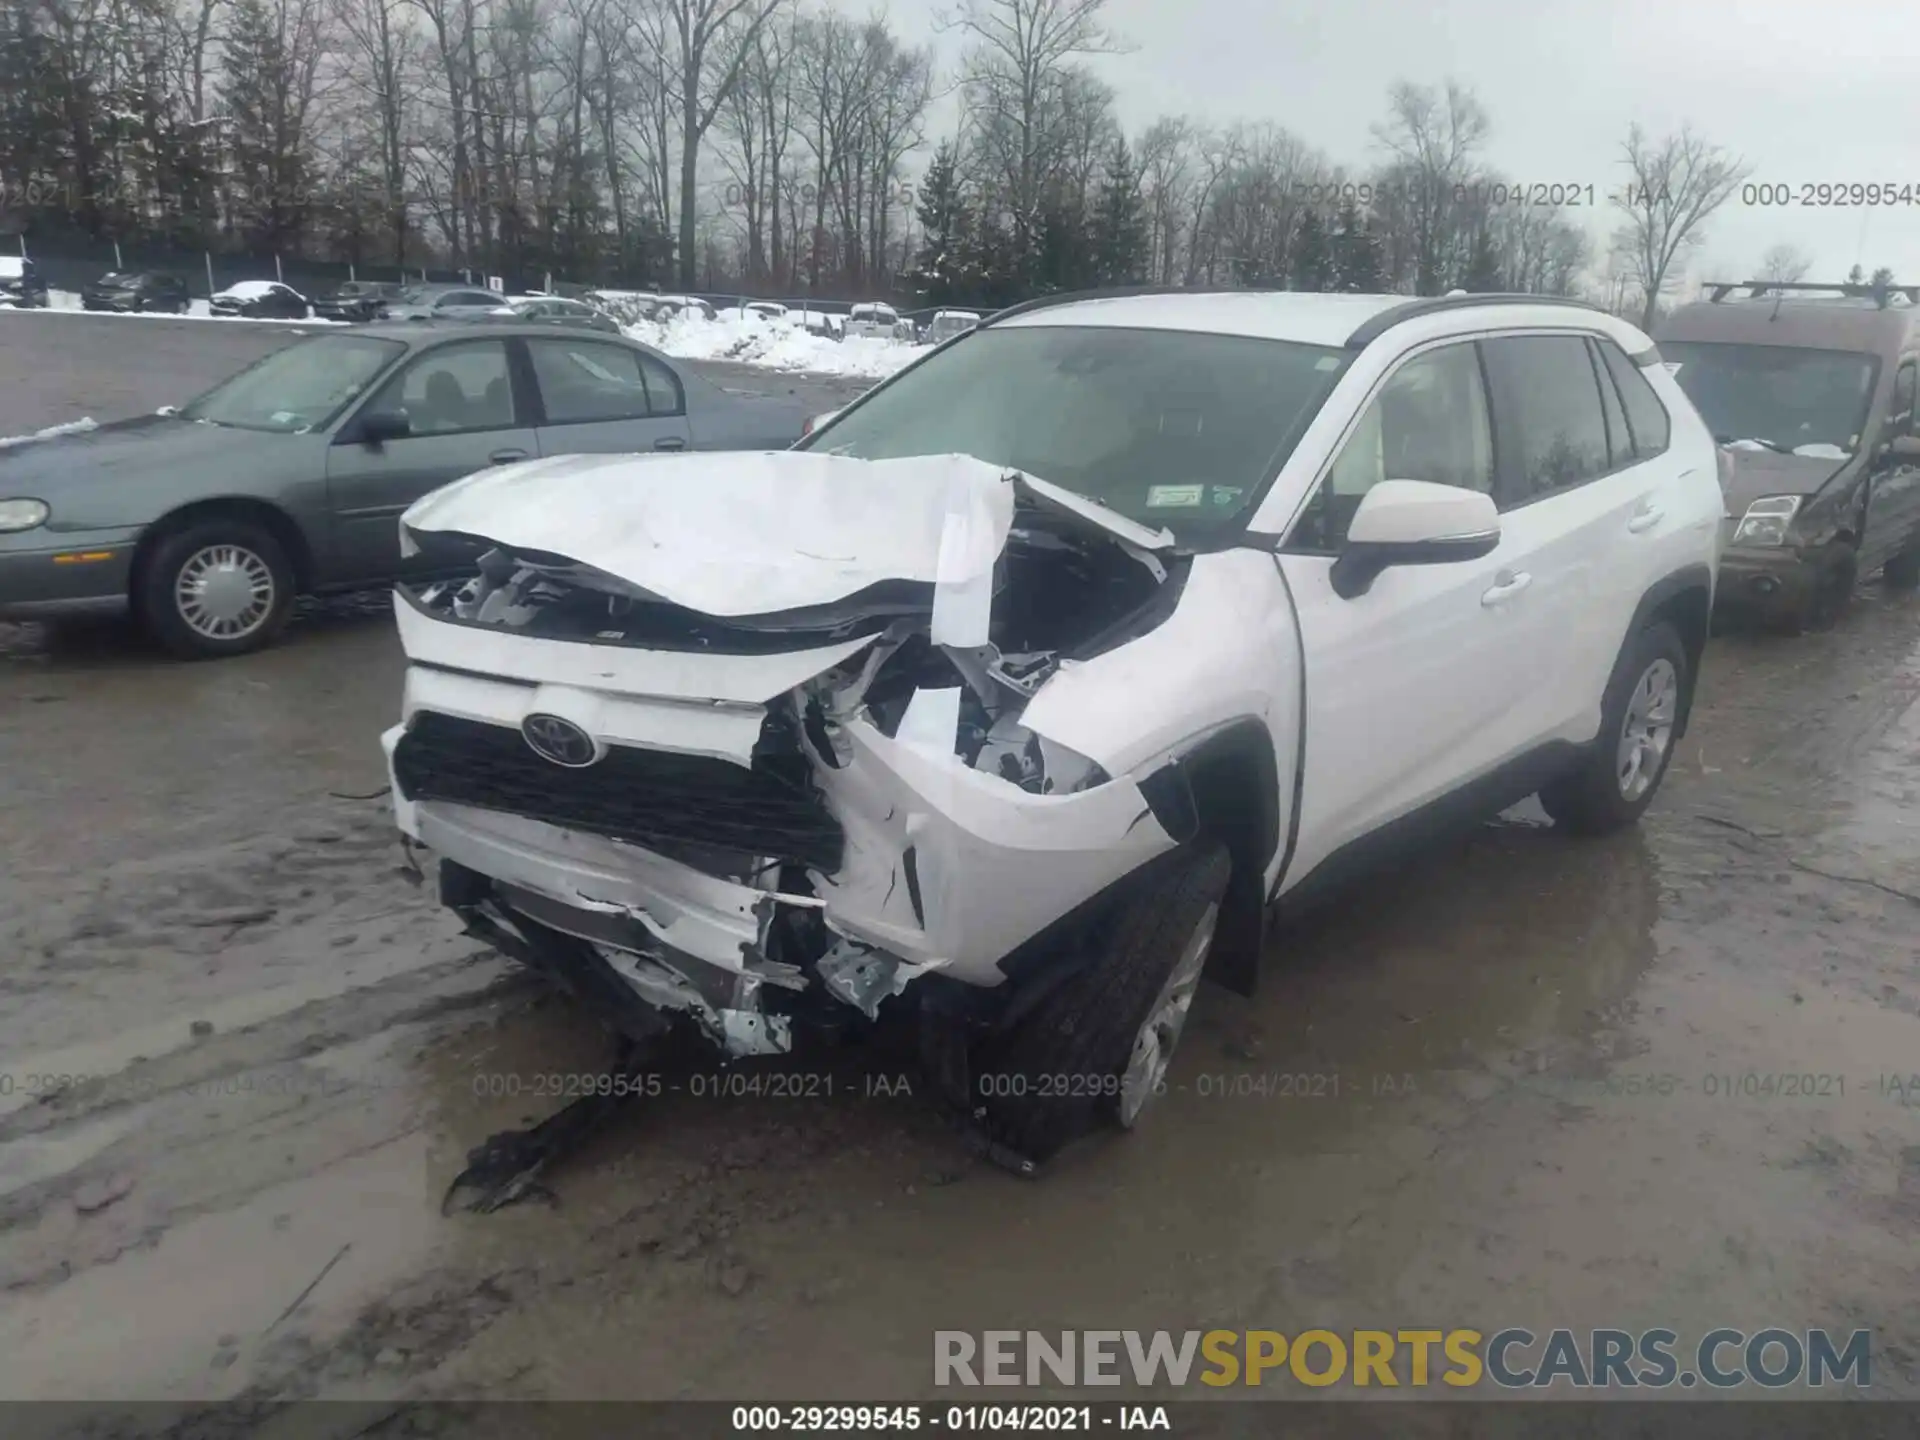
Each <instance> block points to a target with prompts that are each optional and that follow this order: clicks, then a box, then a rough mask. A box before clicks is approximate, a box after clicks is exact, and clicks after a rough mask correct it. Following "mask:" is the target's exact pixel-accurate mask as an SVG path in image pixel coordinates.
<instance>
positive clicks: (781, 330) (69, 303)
mask: <svg viewBox="0 0 1920 1440" xmlns="http://www.w3.org/2000/svg"><path fill="white" fill-rule="evenodd" d="M51 304H52V308H53V309H55V310H73V311H78V310H80V309H81V304H80V297H79V295H78V294H76V293H74V292H73V291H71V290H55V291H53V292H52V294H51ZM187 313H188V317H189V318H192V319H200V320H218V321H220V322H222V323H223V324H228V325H332V324H337V323H338V322H337V321H333V320H319V319H315V320H254V319H243V318H241V317H239V316H226V315H215V314H213V313H212V312H211V311H210V310H209V309H208V307H207V302H206V301H204V300H195V301H193V302H192V306H191V308H190V309H189V311H188V312H187ZM122 318H130V319H147V318H149V317H147V316H144V315H139V316H130V317H122ZM176 318H177V317H176ZM625 328H626V333H627V334H629V335H631V336H632V337H633V338H634V339H636V340H638V341H639V342H640V343H641V344H643V345H651V346H653V348H654V349H656V350H660V351H664V352H665V353H666V354H668V355H672V356H674V357H675V358H676V359H680V360H730V361H732V362H734V363H735V364H737V365H755V366H759V367H761V368H762V369H767V370H791V371H804V372H806V373H808V374H812V375H848V376H853V377H855V378H860V379H872V380H882V379H885V378H886V377H887V376H889V375H891V374H893V372H894V371H896V370H898V369H900V368H901V367H902V366H904V365H907V364H909V363H910V362H912V361H913V360H916V359H918V358H919V357H920V356H921V355H923V354H925V353H926V351H925V347H923V346H918V345H909V344H907V343H905V342H904V341H899V340H882V339H878V338H870V337H866V336H854V337H853V338H851V339H847V340H834V339H832V338H831V337H829V336H826V335H822V334H818V333H816V332H814V331H811V330H808V329H806V328H804V326H802V325H801V324H800V323H799V322H798V320H797V318H796V316H795V315H792V314H790V315H788V316H786V317H784V318H782V319H777V320H775V319H768V318H767V317H765V316H761V315H756V314H753V313H751V312H748V313H746V314H742V313H741V312H740V311H738V310H723V311H721V312H720V314H719V315H718V316H717V317H716V318H715V319H712V320H708V319H706V318H705V317H703V316H701V315H700V314H699V313H698V312H696V311H682V312H681V313H680V314H678V315H676V316H674V317H673V318H672V319H671V320H667V321H663V322H656V321H652V320H643V321H641V322H640V323H639V324H637V325H629V326H627V327H625Z"/></svg>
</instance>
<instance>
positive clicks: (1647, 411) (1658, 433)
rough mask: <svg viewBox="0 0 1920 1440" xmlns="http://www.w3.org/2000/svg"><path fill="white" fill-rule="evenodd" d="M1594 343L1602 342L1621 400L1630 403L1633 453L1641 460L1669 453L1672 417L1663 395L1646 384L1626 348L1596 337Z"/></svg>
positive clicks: (1628, 414) (1602, 353) (1626, 404)
mask: <svg viewBox="0 0 1920 1440" xmlns="http://www.w3.org/2000/svg"><path fill="white" fill-rule="evenodd" d="M1593 343H1594V344H1595V345H1597V346H1599V348H1600V358H1601V359H1603V360H1604V361H1606V364H1607V373H1608V374H1610V375H1612V376H1613V383H1614V387H1615V388H1616V389H1617V390H1619V392H1620V402H1621V404H1623V405H1625V406H1626V407H1627V428H1628V429H1630V430H1631V431H1632V432H1633V453H1634V455H1635V456H1636V457H1637V458H1638V459H1641V460H1651V459H1652V458H1653V457H1654V456H1656V455H1661V454H1664V453H1666V449H1667V446H1668V444H1669V443H1670V442H1671V441H1672V439H1673V418H1672V417H1671V416H1670V415H1668V414H1667V407H1666V406H1665V405H1663V404H1661V403H1660V397H1659V396H1658V395H1656V394H1654V393H1653V387H1652V386H1651V385H1649V384H1647V377H1646V376H1644V375H1642V374H1641V373H1640V367H1639V366H1638V365H1635V364H1634V363H1633V362H1632V361H1631V360H1629V359H1628V358H1627V355H1626V352H1625V351H1624V350H1622V349H1621V348H1620V347H1619V346H1618V345H1616V344H1614V343H1613V341H1611V340H1598V339H1596V340H1595V341H1594V342H1593Z"/></svg>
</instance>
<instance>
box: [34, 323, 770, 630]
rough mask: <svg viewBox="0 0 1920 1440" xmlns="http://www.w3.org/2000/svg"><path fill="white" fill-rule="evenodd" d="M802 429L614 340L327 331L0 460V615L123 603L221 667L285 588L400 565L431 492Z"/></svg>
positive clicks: (437, 327)
mask: <svg viewBox="0 0 1920 1440" xmlns="http://www.w3.org/2000/svg"><path fill="white" fill-rule="evenodd" d="M804 419H805V416H804V412H803V410H802V408H801V407H800V406H799V405H798V404H797V403H796V402H794V401H792V400H788V399H784V398H775V397H771V396H746V395H736V394H734V393H732V392H730V391H726V390H722V389H720V388H719V387H718V386H716V385H714V384H712V383H711V382H709V381H707V380H704V379H702V378H701V377H700V376H699V375H698V374H696V373H694V372H693V371H691V370H689V369H687V368H686V367H685V366H683V365H681V364H679V363H677V362H675V361H673V360H670V359H668V358H667V357H666V356H664V355H661V354H659V353H658V352H657V351H654V350H650V349H648V348H647V347H646V346H644V345H638V344H635V343H634V342H633V341H631V340H628V339H626V338H625V337H623V336H615V335H600V334H595V333H593V332H591V331H587V330H566V329H562V328H560V327H558V326H554V325H540V324H522V323H503V324H501V325H499V326H497V327H495V326H491V325H489V326H479V325H473V324H467V323H436V322H432V321H427V322H415V321H409V322H403V323H382V324H378V325H369V326H355V327H353V328H350V329H338V330H335V329H329V330H326V331H323V332H320V333H318V334H315V335H312V336H310V337H308V338H306V339H303V340H298V341H296V342H294V343H293V344H291V345H288V346H286V347H285V348H284V349H281V350H277V351H275V352H274V353H273V354H271V355H269V356H267V357H266V358H265V359H263V360H261V361H259V362H258V363H257V364H255V365H253V366H251V367H249V368H248V369H245V370H242V371H241V372H239V373H238V374H237V375H234V376H233V377H231V378H230V379H228V380H225V381H223V382H222V383H221V384H219V385H216V386H215V387H214V388H213V389H211V390H209V391H208V392H207V393H206V394H204V395H202V396H201V397H200V398H199V399H197V400H194V401H192V402H191V403H189V404H187V405H184V406H182V407H180V408H179V409H178V410H174V411H170V412H162V413H160V414H156V415H144V416H141V417H139V418H137V419H132V420H123V421H119V422H116V423H114V424H110V425H102V426H99V427H98V428H96V429H93V430H89V431H87V432H85V433H82V434H72V435H62V436H57V437H54V438H50V439H46V440H38V441H32V442H29V443H26V444H20V445H14V446H10V447H8V448H6V449H3V450H0V619H8V620H21V619H25V620H33V619H47V618H58V617H60V616H62V615H68V614H75V613H85V612H90V611H103V610H104V611H125V610H128V609H131V611H132V613H133V614H134V616H135V617H136V618H137V619H138V620H139V621H140V622H141V623H142V624H144V625H145V626H146V627H147V628H148V629H149V630H151V631H152V632H153V634H154V635H156V636H157V637H158V638H159V639H160V640H161V642H162V643H163V644H165V645H166V646H167V647H168V648H169V649H171V650H173V651H175V652H176V653H178V654H181V655H188V656H213V655H232V654H237V653H239V652H241V651H244V650H252V649H255V648H257V647H259V646H261V645H264V644H266V643H267V642H268V641H269V640H271V639H272V638H273V636H274V635H275V634H276V633H277V632H278V631H279V629H280V627H281V625H282V624H284V623H285V621H286V618H287V614H288V610H289V607H290V606H291V604H292V601H293V597H294V596H295V595H296V594H302V593H310V592H319V591H329V590H350V589H356V588H364V587H365V586H368V585H373V584H378V583H380V582H382V581H385V580H389V579H391V578H393V577H394V576H396V575H400V574H404V573H408V572H409V570H411V569H413V568H414V567H412V566H411V565H410V564H409V561H408V559H407V557H404V556H402V555H401V553H400V548H399V547H400V540H399V528H398V524H397V522H398V520H399V517H400V513H401V512H402V511H403V510H405V509H406V508H407V506H409V505H410V504H412V503H413V502H414V501H415V500H418V499H419V498H420V497H421V496H422V495H424V494H426V493H427V492H428V491H429V490H432V489H434V488H435V487H436V486H439V485H444V484H446V483H447V482H449V481H452V480H457V479H459V478H460V477H461V476H463V475H470V474H472V473H473V472H475V471H478V470H484V469H487V468H488V467H489V466H494V465H505V464H510V463H512V462H514V461H520V460H531V459H535V458H536V457H546V459H545V460H544V461H543V462H542V463H546V464H548V465H551V466H552V467H553V469H554V473H556V474H560V473H565V471H566V470H567V468H568V466H569V464H570V463H573V462H569V461H567V460H566V459H564V458H559V459H556V458H554V457H565V456H568V455H575V454H578V453H581V452H589V453H591V452H606V451H614V452H620V453H629V452H656V451H674V450H726V449H743V450H777V449H781V448H783V447H785V446H787V445H790V444H792V443H793V441H795V440H796V439H798V438H799V436H800V427H801V425H802V423H803V422H804ZM662 458H663V461H665V460H666V457H662ZM667 463H670V461H668V462H667ZM538 468H539V467H538V466H537V465H536V466H535V467H534V469H535V470H536V471H537V470H538Z"/></svg>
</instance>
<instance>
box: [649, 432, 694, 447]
mask: <svg viewBox="0 0 1920 1440" xmlns="http://www.w3.org/2000/svg"><path fill="white" fill-rule="evenodd" d="M653 448H654V449H656V450H684V449H686V448H687V442H686V441H685V440H682V439H681V438H680V437H679V436H678V435H662V436H661V437H660V438H659V439H658V440H656V441H654V442H653Z"/></svg>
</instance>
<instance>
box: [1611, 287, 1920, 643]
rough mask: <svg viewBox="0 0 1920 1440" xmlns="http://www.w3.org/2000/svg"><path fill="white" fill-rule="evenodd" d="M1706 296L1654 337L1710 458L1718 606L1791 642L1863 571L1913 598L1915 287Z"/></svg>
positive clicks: (1918, 511) (1918, 496) (1918, 569)
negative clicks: (1721, 525) (1717, 460)
mask: <svg viewBox="0 0 1920 1440" xmlns="http://www.w3.org/2000/svg"><path fill="white" fill-rule="evenodd" d="M1709 294H1710V295H1711V297H1712V298H1710V299H1708V300H1704V301H1701V302H1699V303H1697V304H1693V305H1686V306H1682V307H1681V308H1680V309H1678V310H1676V311H1674V313H1673V314H1672V315H1670V316H1668V317H1667V318H1666V319H1665V320H1664V321H1663V322H1662V323H1661V325H1660V326H1659V328H1658V329H1657V331H1656V332H1655V334H1656V338H1657V339H1658V341H1659V345H1660V353H1661V355H1662V357H1663V358H1664V359H1665V360H1666V362H1667V366H1668V368H1669V369H1671V370H1672V371H1673V374H1674V378H1675V379H1676V380H1677V381H1678V382H1679V385H1680V388H1681V389H1682V390H1684V391H1685V392H1686V393H1687V396H1688V398H1690V399H1691V400H1692V401H1693V403H1694V405H1695V406H1696V407H1697V408H1698V409H1699V411H1700V414H1701V416H1702V417H1703V418H1704V419H1705V420H1706V422H1707V425H1708V428H1709V429H1711V430H1712V431H1713V433H1714V438H1715V439H1716V440H1718V441H1719V442H1720V444H1721V446H1722V447H1723V449H1722V456H1723V457H1724V458H1723V463H1722V468H1723V472H1724V474H1725V489H1726V499H1727V520H1726V524H1725V534H1724V537H1723V543H1724V545H1725V554H1724V556H1723V557H1722V560H1721V571H1720V574H1721V585H1720V591H1719V603H1718V607H1717V608H1718V609H1719V610H1720V611H1721V612H1722V613H1724V614H1730V615H1733V616H1736V617H1739V616H1747V617H1751V618H1755V619H1759V620H1761V621H1763V622H1766V623H1770V624H1774V625H1777V626H1779V627H1781V628H1784V629H1788V630H1797V629H1800V628H1802V627H1804V626H1806V625H1808V624H1820V623H1824V622H1827V621H1830V620H1832V619H1833V618H1834V617H1835V616H1836V615H1838V614H1839V612H1840V611H1841V609H1842V608H1844V607H1845V605H1846V604H1847V601H1848V599H1849V598H1850V597H1851V596H1852V594H1853V589H1854V585H1855V583H1856V581H1857V580H1859V579H1861V578H1863V577H1866V576H1869V575H1872V574H1873V573H1874V571H1876V570H1878V571H1880V572H1881V573H1882V576H1883V578H1884V580H1885V582H1886V583H1887V584H1888V585H1891V586H1895V587H1898V588H1905V589H1911V588H1913V587H1914V586H1916V585H1920V427H1916V425H1915V421H1914V394H1915V374H1916V370H1917V369H1920V286H1906V287H1901V288H1897V289H1896V288H1884V287H1883V288H1880V289H1874V288H1872V287H1869V286H1865V285H1848V284H1839V285H1815V284H1776V283H1773V282H1770V281H1747V282H1743V283H1741V284H1738V285H1735V284H1717V285H1713V286H1711V287H1709ZM1627 418H1628V420H1629V421H1631V420H1632V416H1631V415H1629V416H1628V417H1627Z"/></svg>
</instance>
